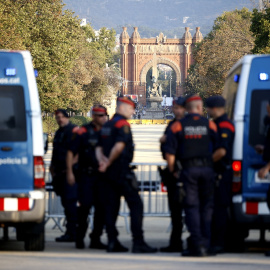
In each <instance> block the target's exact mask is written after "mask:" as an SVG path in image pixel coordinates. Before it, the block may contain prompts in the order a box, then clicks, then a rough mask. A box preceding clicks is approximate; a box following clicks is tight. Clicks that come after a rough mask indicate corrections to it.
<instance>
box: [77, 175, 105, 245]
mask: <svg viewBox="0 0 270 270" xmlns="http://www.w3.org/2000/svg"><path fill="white" fill-rule="evenodd" d="M102 196H104V193H103V181H102V180H101V178H100V177H99V175H98V174H96V175H88V174H81V175H80V176H79V177H78V202H79V205H78V208H77V210H78V225H77V240H83V239H84V237H85V234H86V231H87V228H88V216H89V212H90V210H91V208H92V207H94V208H95V211H94V228H93V231H92V232H91V234H90V238H91V239H92V240H99V239H100V236H101V235H102V232H103V228H104V226H105V207H104V203H103V201H104V199H103V198H102Z"/></svg>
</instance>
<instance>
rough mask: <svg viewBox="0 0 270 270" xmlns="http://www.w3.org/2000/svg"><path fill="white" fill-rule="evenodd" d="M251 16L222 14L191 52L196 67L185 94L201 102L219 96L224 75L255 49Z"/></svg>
mask: <svg viewBox="0 0 270 270" xmlns="http://www.w3.org/2000/svg"><path fill="white" fill-rule="evenodd" d="M251 16H252V13H251V12H250V11H248V10H247V9H246V8H243V9H242V10H234V11H231V12H224V13H223V14H222V15H221V16H220V17H218V18H217V19H216V20H215V23H214V26H213V29H212V31H211V32H210V33H209V34H208V35H207V36H206V37H205V38H204V40H203V41H202V42H201V43H199V44H197V45H196V48H195V49H194V50H193V57H194V60H195V64H194V65H193V66H191V68H190V69H189V75H188V78H187V80H186V83H185V88H186V92H187V93H199V94H200V95H201V96H202V97H203V98H207V97H209V96H211V95H215V94H221V92H222V89H223V86H224V81H225V78H226V75H227V72H228V71H229V70H230V68H231V67H232V66H233V65H234V64H235V63H236V62H237V61H238V60H239V59H240V58H241V57H242V56H244V55H245V54H248V53H250V52H251V50H252V48H253V46H254V38H253V36H252V33H251V31H250V25H251Z"/></svg>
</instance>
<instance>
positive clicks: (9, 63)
mask: <svg viewBox="0 0 270 270" xmlns="http://www.w3.org/2000/svg"><path fill="white" fill-rule="evenodd" d="M43 155H44V146H43V131H42V121H41V110H40V103H39V96H38V90H37V84H36V79H35V74H34V69H33V66H32V58H31V55H30V53H29V52H27V51H3V50H0V179H1V180H0V225H1V227H3V228H8V227H15V228H16V232H17V239H18V240H20V241H24V242H25V249H26V250H43V249H44V215H45V180H44V163H43Z"/></svg>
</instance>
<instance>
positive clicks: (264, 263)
mask: <svg viewBox="0 0 270 270" xmlns="http://www.w3.org/2000/svg"><path fill="white" fill-rule="evenodd" d="M164 128H165V126H164V125H160V126H159V125H157V126H142V125H140V126H139V125H138V126H135V125H134V126H132V130H133V132H134V140H135V144H136V152H135V158H134V161H135V162H160V161H162V158H161V155H160V153H159V143H158V139H159V137H160V136H161V135H162V132H163V130H164ZM50 154H51V149H50V151H49V152H48V154H47V156H46V160H47V161H49V159H50ZM117 225H118V226H117V227H118V230H119V232H120V241H121V242H122V243H123V244H124V245H126V246H127V247H129V248H131V240H130V239H131V236H130V235H129V234H128V233H127V231H126V228H125V223H124V219H123V218H122V217H119V218H118V223H117ZM169 225H170V220H169V218H166V217H162V218H157V217H155V218H154V217H147V218H145V219H144V230H145V237H146V240H147V242H148V243H149V244H151V245H152V246H156V247H161V246H164V245H167V243H168V238H169V233H168V231H169ZM53 227H54V223H53V221H52V220H50V221H49V222H48V223H47V224H46V249H45V251H44V252H24V249H23V243H21V242H16V241H15V234H14V230H13V229H12V228H10V230H9V231H10V237H11V241H9V242H4V241H0V269H1V270H2V269H3V270H8V269H12V270H13V269H18V270H21V269H27V270H28V269H35V270H36V269H38V270H43V269H44V270H48V269H50V270H54V269H57V270H58V269H59V270H62V269H63V270H69V269H76V270H79V269H80V270H81V269H82V270H83V269H99V270H103V269H104V270H108V269H109V270H114V269H116V270H120V269H140V270H144V269H153V270H157V269H162V270H163V269H179V270H182V269H187V270H193V269H200V270H206V269H207V270H209V269H210V270H211V269H220V270H221V269H228V268H229V269H239V270H240V269H245V270H254V269H268V270H269V269H270V258H269V257H265V256H264V255H263V252H264V250H265V248H264V247H263V246H262V245H260V244H258V243H257V242H254V241H255V240H258V239H259V234H258V232H257V231H252V232H251V234H250V237H249V239H248V241H247V249H246V252H244V253H241V254H222V255H219V256H216V257H207V258H183V257H180V256H179V255H180V254H178V253H173V254H164V253H156V254H151V255H135V254H131V253H125V254H124V253H121V254H107V253H106V252H105V251H98V250H90V249H88V248H86V249H85V250H76V249H75V248H74V243H56V242H55V241H54V238H55V237H57V236H59V235H60V234H61V232H60V231H59V230H58V229H53ZM187 236H188V233H187V232H185V233H184V235H183V239H184V240H185V239H186V238H187ZM102 240H103V241H104V242H105V241H106V236H105V235H104V236H103V239H102ZM267 241H268V246H269V247H270V233H269V232H267ZM85 242H86V244H87V245H88V243H89V240H88V239H86V240H85Z"/></svg>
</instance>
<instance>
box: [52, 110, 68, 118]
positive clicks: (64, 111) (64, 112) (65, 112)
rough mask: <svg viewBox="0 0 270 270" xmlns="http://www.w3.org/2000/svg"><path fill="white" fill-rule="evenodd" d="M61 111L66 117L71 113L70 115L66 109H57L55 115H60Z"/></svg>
mask: <svg viewBox="0 0 270 270" xmlns="http://www.w3.org/2000/svg"><path fill="white" fill-rule="evenodd" d="M59 113H62V114H63V115H64V117H66V118H69V115H68V113H67V111H66V110H64V109H57V110H56V111H55V115H58V114H59Z"/></svg>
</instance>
